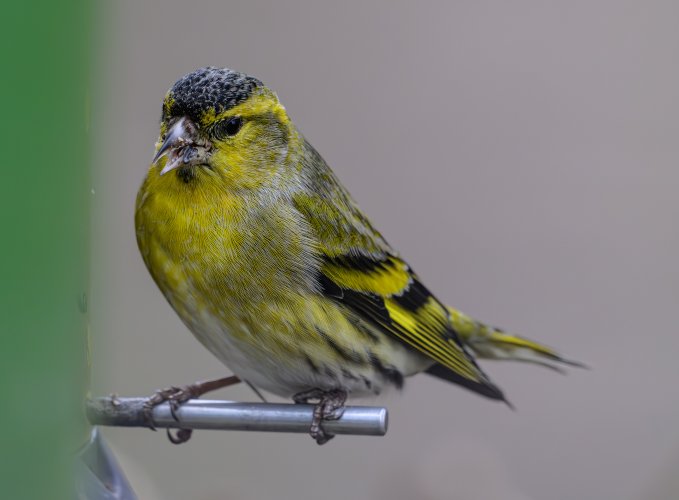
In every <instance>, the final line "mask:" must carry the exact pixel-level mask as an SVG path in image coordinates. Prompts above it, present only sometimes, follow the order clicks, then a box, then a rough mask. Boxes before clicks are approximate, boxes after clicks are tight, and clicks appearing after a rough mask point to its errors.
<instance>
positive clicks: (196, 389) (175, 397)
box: [143, 375, 240, 444]
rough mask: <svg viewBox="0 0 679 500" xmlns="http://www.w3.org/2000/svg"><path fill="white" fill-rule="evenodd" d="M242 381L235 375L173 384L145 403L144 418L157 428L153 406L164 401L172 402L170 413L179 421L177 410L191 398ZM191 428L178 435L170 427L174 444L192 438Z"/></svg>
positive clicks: (153, 428)
mask: <svg viewBox="0 0 679 500" xmlns="http://www.w3.org/2000/svg"><path fill="white" fill-rule="evenodd" d="M238 382H240V379H239V378H238V377H236V376H235V375H231V376H229V377H224V378H219V379H216V380H206V381H204V382H196V383H195V384H190V385H186V386H184V387H176V386H171V387H168V388H166V389H161V390H159V391H156V392H155V393H154V394H153V395H152V396H151V397H150V398H148V399H147V400H146V402H145V403H144V408H143V412H144V418H145V419H146V422H147V423H148V426H149V428H150V429H151V430H154V431H155V430H156V424H155V422H154V421H153V408H155V407H156V406H158V405H159V404H162V403H164V402H166V401H167V402H169V403H170V413H171V414H172V418H174V419H175V420H176V421H177V422H179V418H178V417H177V410H178V409H179V407H180V406H181V405H183V404H184V403H186V402H187V401H188V400H189V399H195V398H199V397H201V396H202V395H203V394H206V393H208V392H211V391H216V390H217V389H221V388H223V387H228V386H230V385H234V384H237V383H238ZM192 432H193V431H192V430H191V429H179V430H178V431H177V434H176V435H174V436H173V435H172V433H171V432H170V429H167V437H168V439H169V440H170V441H171V442H173V443H174V444H182V443H185V442H186V441H188V440H189V439H191V434H192Z"/></svg>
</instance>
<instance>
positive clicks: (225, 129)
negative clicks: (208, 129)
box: [214, 116, 243, 138]
mask: <svg viewBox="0 0 679 500" xmlns="http://www.w3.org/2000/svg"><path fill="white" fill-rule="evenodd" d="M242 126H243V119H242V118H241V117H240V116H234V117H231V118H229V119H228V120H222V121H221V122H219V123H217V124H216V125H215V129H214V134H215V135H216V136H217V137H219V138H224V137H231V136H234V135H236V134H237V133H238V131H239V130H240V128H241V127H242Z"/></svg>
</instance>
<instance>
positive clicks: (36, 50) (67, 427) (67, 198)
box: [0, 0, 90, 499]
mask: <svg viewBox="0 0 679 500" xmlns="http://www.w3.org/2000/svg"><path fill="white" fill-rule="evenodd" d="M89 11H90V6H89V3H88V2H86V1H85V0H66V1H53V0H43V1H30V0H28V1H16V2H5V4H4V5H3V9H2V17H3V28H2V30H0V47H1V48H0V51H1V52H2V72H1V73H0V101H1V102H2V115H1V118H0V144H1V145H2V147H1V148H0V165H1V167H0V168H1V169H2V170H1V175H0V498H11V499H24V498H27V499H60V498H73V492H72V491H71V488H72V482H73V477H72V473H71V466H72V464H71V459H70V457H71V456H72V455H73V453H74V452H75V451H76V449H77V447H78V446H80V445H81V444H82V440H83V439H84V433H85V431H86V428H85V427H84V424H83V423H82V420H81V414H80V404H81V400H82V397H83V394H84V391H85V390H86V387H87V375H86V369H85V364H86V348H85V337H86V328H87V312H86V309H87V305H86V302H87V299H86V293H87V286H88V277H87V268H88V247H87V235H88V225H89V216H88V212H89V207H88V203H89V199H88V198H89V192H90V187H89V176H88V170H89V169H88V165H87V162H88V149H87V141H88V138H87V104H86V101H87V82H88V76H89V75H88V69H87V63H88V59H89V46H90V43H89V41H90V40H89V37H90V28H89V14H90V12H89Z"/></svg>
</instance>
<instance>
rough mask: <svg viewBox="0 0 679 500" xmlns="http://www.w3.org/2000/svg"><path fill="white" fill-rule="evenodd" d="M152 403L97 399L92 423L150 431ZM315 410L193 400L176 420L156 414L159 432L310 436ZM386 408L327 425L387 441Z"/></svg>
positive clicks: (351, 409)
mask: <svg viewBox="0 0 679 500" xmlns="http://www.w3.org/2000/svg"><path fill="white" fill-rule="evenodd" d="M145 401H146V398H119V397H116V396H111V397H106V398H96V399H92V400H89V401H88V403H87V417H88V419H89V420H90V422H91V423H92V424H94V425H112V426H121V427H148V423H147V422H146V421H145V419H144V415H143V405H144V402H145ZM312 413H313V406H312V405H299V404H276V403H236V402H232V401H209V400H202V399H192V400H190V401H187V402H186V403H184V404H183V405H182V406H181V407H180V408H179V409H178V410H177V412H176V414H177V417H178V421H177V420H175V419H174V418H173V417H172V414H171V413H170V406H169V404H168V403H163V404H161V405H158V406H156V407H155V408H154V409H153V418H154V421H155V424H156V426H157V427H167V428H171V429H178V428H183V429H213V430H231V431H262V432H297V433H307V432H309V426H310V425H311V419H312ZM387 424H388V414H387V409H386V408H379V407H370V406H347V407H346V409H345V411H344V414H343V415H342V417H341V418H340V419H339V420H327V421H324V422H323V428H324V429H325V430H327V431H328V432H329V433H332V434H353V435H360V436H384V435H385V434H386V433H387Z"/></svg>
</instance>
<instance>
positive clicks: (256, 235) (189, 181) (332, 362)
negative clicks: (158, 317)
mask: <svg viewBox="0 0 679 500" xmlns="http://www.w3.org/2000/svg"><path fill="white" fill-rule="evenodd" d="M366 167H368V166H366ZM135 229H136V238H137V243H138V247H139V250H140V252H141V256H142V258H143V261H144V263H145V265H146V267H147V269H148V271H149V272H150V274H151V277H152V278H153V280H154V281H155V283H156V284H157V286H158V288H159V289H160V291H161V292H162V293H163V295H164V296H165V298H166V299H167V301H168V302H169V304H170V305H171V306H172V308H173V309H174V310H175V311H176V313H177V314H178V315H179V317H180V318H181V320H182V322H183V323H184V324H185V325H186V326H187V327H188V329H189V330H190V331H191V332H192V333H193V334H194V336H195V337H196V338H197V339H198V341H199V342H200V343H202V344H203V346H205V347H206V348H207V349H208V350H209V351H210V352H211V353H212V354H213V355H214V356H216V357H217V358H218V359H219V360H220V361H221V362H222V363H224V364H225V365H226V366H227V367H228V368H229V369H230V370H231V371H232V372H233V373H234V376H231V377H225V378H224V379H221V382H220V381H217V382H214V381H213V382H210V383H204V384H193V385H189V386H186V387H183V388H182V387H170V388H168V389H165V390H162V391H158V392H157V393H155V394H154V395H153V396H152V397H151V398H149V400H148V404H147V407H146V408H147V410H149V412H150V410H151V409H152V408H153V406H155V405H157V404H159V403H161V402H163V401H170V402H171V404H172V408H173V410H176V408H177V407H178V405H180V404H182V403H183V402H185V401H186V400H188V399H190V398H192V397H198V396H200V395H201V394H203V393H204V392H206V391H207V390H211V389H214V388H216V387H218V386H224V385H229V384H231V383H234V382H235V381H239V380H240V381H244V382H246V383H248V384H249V385H250V386H251V387H253V388H254V389H256V390H258V391H259V390H264V391H267V392H270V393H273V394H275V395H278V396H282V397H284V398H291V399H292V400H293V401H294V402H295V403H307V404H313V405H314V412H313V420H312V423H311V426H310V430H309V433H310V435H311V437H312V438H313V439H314V440H315V441H316V442H317V443H318V444H323V443H325V442H327V441H328V440H330V439H331V438H332V437H333V436H332V434H330V433H329V432H327V431H325V430H324V428H323V422H324V421H325V420H329V419H337V418H340V417H341V414H342V411H343V409H344V406H345V403H346V400H347V398H348V397H350V396H351V397H360V396H365V395H378V394H380V393H381V392H382V391H383V390H385V389H387V388H391V387H395V388H398V389H400V388H402V387H403V385H404V382H405V379H406V378H407V377H410V376H412V375H415V374H418V373H427V374H429V375H433V376H435V377H438V378H441V379H444V380H446V381H449V382H452V383H454V384H457V385H459V386H462V387H464V388H466V389H469V390H471V391H473V392H475V393H477V394H479V395H481V396H485V397H486V398H489V399H492V400H497V401H504V402H506V403H508V401H507V398H506V397H505V395H504V393H503V391H502V390H501V389H500V388H499V387H498V386H497V385H496V384H495V383H494V382H492V381H491V379H490V378H489V376H488V375H486V373H485V372H484V371H483V370H482V369H481V367H480V366H479V364H478V363H477V359H479V358H486V359H508V360H517V361H525V362H531V363H538V364H542V365H545V366H549V367H552V368H555V369H558V368H557V365H559V364H566V365H574V366H580V363H578V362H576V361H572V360H569V359H567V358H565V357H563V356H561V355H560V354H558V353H557V352H556V351H554V350H552V349H551V348H548V347H546V346H543V345H541V344H539V343H537V342H534V341H531V340H528V339H526V338H523V337H520V336H517V335H512V334H508V333H505V332H504V331H502V330H500V329H498V328H494V327H491V326H488V325H487V324H485V323H483V322H481V321H478V320H475V319H473V318H471V317H470V316H467V315H465V314H464V313H462V312H460V311H458V310H457V309H454V308H452V307H449V306H447V305H445V303H443V302H441V301H440V300H439V299H438V298H437V297H436V296H435V295H434V294H433V293H432V292H430V290H429V289H428V288H427V287H426V286H425V284H424V283H423V282H422V280H421V279H420V277H419V276H418V274H417V273H416V272H415V271H414V270H413V268H412V267H411V266H410V265H409V264H408V263H407V262H406V260H405V259H404V258H403V257H402V256H401V255H400V254H399V253H398V252H397V251H396V250H395V249H394V248H393V247H392V246H391V245H390V244H389V243H388V242H387V240H386V239H385V238H384V237H383V236H382V234H381V233H380V232H379V231H378V230H377V229H376V228H375V226H374V225H373V224H372V223H371V222H370V220H369V219H368V217H367V216H366V215H365V214H364V213H363V211H362V210H361V209H360V208H359V206H358V204H357V203H356V202H355V201H354V199H353V198H352V197H351V195H350V194H349V193H348V191H347V189H346V188H345V187H344V186H343V185H342V184H341V182H340V180H339V179H338V178H337V176H336V175H335V173H334V172H333V171H332V170H331V169H330V167H329V166H328V164H327V163H326V162H325V161H324V160H323V158H322V157H321V155H320V154H319V153H318V152H317V151H316V149H314V147H313V146H312V145H311V144H310V143H309V141H307V140H306V139H305V137H304V136H303V135H302V133H301V132H300V131H299V130H298V129H297V127H296V126H295V125H294V123H293V121H292V120H291V118H290V116H289V115H288V112H287V110H286V109H285V107H284V106H283V104H281V102H280V100H279V98H278V96H277V94H276V93H275V92H274V91H273V90H271V89H270V88H268V87H267V86H266V85H265V84H264V83H262V82H261V81H260V80H259V79H257V78H255V77H252V76H249V75H247V74H245V73H241V72H238V71H235V70H231V69H228V68H217V67H205V68H200V69H197V70H195V71H193V72H191V73H189V74H187V75H185V76H183V77H182V78H180V79H179V80H178V81H177V82H176V83H175V84H174V85H173V86H172V87H171V88H170V89H169V91H168V92H167V93H166V95H165V98H164V100H163V105H162V113H161V120H160V134H159V138H158V140H157V142H156V145H155V154H154V157H153V159H152V161H151V164H150V167H149V169H148V172H147V174H146V177H145V179H144V181H143V183H142V185H141V187H140V189H139V192H138V195H137V199H136V209H135ZM149 414H150V413H149ZM180 434H181V435H180ZM180 434H178V435H177V437H176V438H174V439H172V437H171V439H172V440H173V442H183V441H185V440H187V439H188V437H190V431H189V430H183V431H180Z"/></svg>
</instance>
